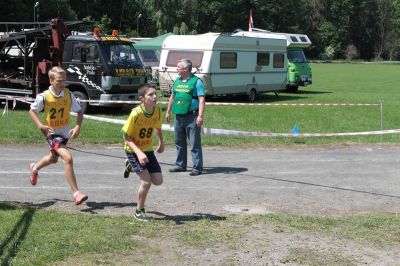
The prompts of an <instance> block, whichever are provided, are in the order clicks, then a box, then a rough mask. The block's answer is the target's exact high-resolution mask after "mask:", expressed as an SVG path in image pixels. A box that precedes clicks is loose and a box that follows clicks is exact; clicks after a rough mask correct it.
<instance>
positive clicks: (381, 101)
mask: <svg viewBox="0 0 400 266" xmlns="http://www.w3.org/2000/svg"><path fill="white" fill-rule="evenodd" d="M381 131H382V133H381V142H382V139H383V100H381Z"/></svg>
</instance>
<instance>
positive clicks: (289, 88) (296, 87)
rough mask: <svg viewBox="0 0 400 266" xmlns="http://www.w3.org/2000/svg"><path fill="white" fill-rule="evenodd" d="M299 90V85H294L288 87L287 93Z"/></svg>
mask: <svg viewBox="0 0 400 266" xmlns="http://www.w3.org/2000/svg"><path fill="white" fill-rule="evenodd" d="M298 89H299V86H298V85H294V86H289V85H288V86H286V91H287V92H297V91H298Z"/></svg>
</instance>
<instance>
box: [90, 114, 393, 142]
mask: <svg viewBox="0 0 400 266" xmlns="http://www.w3.org/2000/svg"><path fill="white" fill-rule="evenodd" d="M84 117H85V118H87V119H91V120H96V121H101V122H107V123H112V124H119V125H123V124H124V123H125V120H121V119H111V118H105V117H98V116H92V115H84ZM162 129H163V130H165V131H174V127H173V126H171V125H168V124H163V125H162ZM202 131H203V134H205V135H227V136H248V137H339V136H365V135H384V134H399V133H400V129H388V130H378V131H365V132H345V133H302V134H301V133H299V134H293V133H267V132H251V131H240V130H228V129H216V128H203V129H202Z"/></svg>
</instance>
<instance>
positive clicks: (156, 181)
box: [150, 173, 163, 186]
mask: <svg viewBox="0 0 400 266" xmlns="http://www.w3.org/2000/svg"><path fill="white" fill-rule="evenodd" d="M150 177H151V183H152V184H153V185H155V186H160V185H161V184H162V183H163V175H162V173H150Z"/></svg>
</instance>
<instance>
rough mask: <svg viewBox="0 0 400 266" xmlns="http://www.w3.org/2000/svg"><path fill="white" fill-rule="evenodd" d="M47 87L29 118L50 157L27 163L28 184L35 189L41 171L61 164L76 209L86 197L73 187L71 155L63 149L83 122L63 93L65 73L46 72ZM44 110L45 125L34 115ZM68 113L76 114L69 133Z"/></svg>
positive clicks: (68, 94)
mask: <svg viewBox="0 0 400 266" xmlns="http://www.w3.org/2000/svg"><path fill="white" fill-rule="evenodd" d="M49 79H50V84H51V86H50V87H49V89H48V90H46V91H44V92H43V93H40V94H38V95H37V97H36V100H35V102H34V103H32V104H31V109H30V111H29V115H30V117H31V119H32V120H33V122H34V123H35V124H36V126H37V128H38V129H39V130H40V131H42V133H43V135H44V136H45V137H46V140H47V142H48V143H49V145H50V149H49V150H50V153H49V154H48V155H46V156H45V157H43V158H42V159H41V160H40V161H39V162H37V163H31V164H30V165H29V170H30V171H31V176H30V181H31V184H32V186H35V185H36V182H37V179H38V176H39V174H38V172H39V170H40V169H42V168H43V167H46V166H48V165H50V164H53V163H57V161H58V158H59V157H61V159H62V160H63V161H64V172H65V177H66V178H67V181H68V183H69V185H70V187H71V190H72V192H73V193H74V194H73V198H74V201H75V204H76V205H79V204H81V203H82V202H84V201H85V200H87V199H88V196H86V195H85V194H83V193H82V192H80V191H79V190H78V185H77V183H76V178H75V173H74V168H73V160H72V154H71V152H70V151H69V150H68V148H67V147H66V145H67V142H68V138H69V137H71V138H76V137H78V136H79V132H80V129H81V124H82V120H83V114H82V108H81V106H80V105H79V103H78V102H77V101H76V99H75V96H74V95H73V94H72V92H70V91H69V90H68V89H65V71H64V70H63V69H62V68H61V67H53V68H52V69H51V70H50V71H49ZM42 110H44V118H45V123H44V124H43V123H42V122H41V121H40V118H39V115H38V113H39V112H41V111H42ZM70 110H72V111H73V112H76V113H78V116H77V121H76V126H75V127H74V128H72V129H71V125H70Z"/></svg>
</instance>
